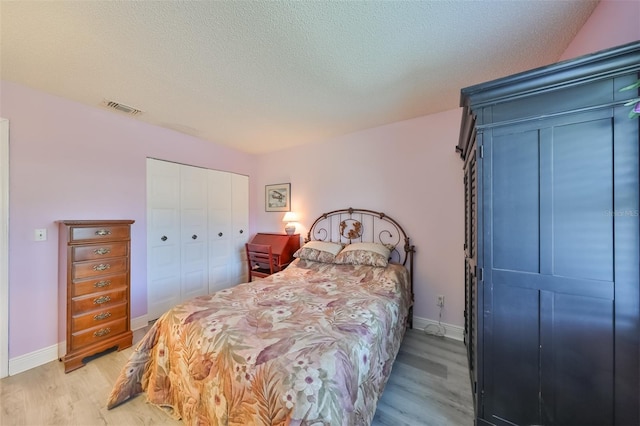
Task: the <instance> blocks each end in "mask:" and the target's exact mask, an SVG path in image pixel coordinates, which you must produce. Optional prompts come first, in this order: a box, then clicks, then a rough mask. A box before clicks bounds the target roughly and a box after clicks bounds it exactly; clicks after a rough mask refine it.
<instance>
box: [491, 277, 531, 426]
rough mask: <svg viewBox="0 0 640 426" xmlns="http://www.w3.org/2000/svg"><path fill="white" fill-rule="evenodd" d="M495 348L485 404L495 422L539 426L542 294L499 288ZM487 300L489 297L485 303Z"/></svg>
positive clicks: (494, 303) (495, 301) (494, 301)
mask: <svg viewBox="0 0 640 426" xmlns="http://www.w3.org/2000/svg"><path fill="white" fill-rule="evenodd" d="M491 297H492V306H493V315H492V322H493V327H492V330H491V337H490V338H491V341H492V345H491V348H485V362H486V365H487V366H490V370H485V373H489V374H490V376H491V377H490V378H485V388H486V389H487V390H488V392H487V394H488V396H487V398H486V400H485V404H486V406H487V411H488V412H489V413H491V415H492V419H491V421H492V422H496V423H499V421H500V420H507V421H509V422H512V423H516V424H519V425H531V424H539V423H540V420H539V412H538V408H539V407H538V392H539V389H538V372H539V368H538V367H539V358H538V308H539V306H538V291H537V290H532V289H527V288H520V287H517V286H511V285H495V286H494V287H493V291H492V296H491ZM486 299H487V296H486V295H485V301H486Z"/></svg>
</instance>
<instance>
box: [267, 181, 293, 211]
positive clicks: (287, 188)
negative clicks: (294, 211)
mask: <svg viewBox="0 0 640 426" xmlns="http://www.w3.org/2000/svg"><path fill="white" fill-rule="evenodd" d="M264 210H265V211H267V212H288V211H291V184H290V183H277V184H273V185H265V187H264Z"/></svg>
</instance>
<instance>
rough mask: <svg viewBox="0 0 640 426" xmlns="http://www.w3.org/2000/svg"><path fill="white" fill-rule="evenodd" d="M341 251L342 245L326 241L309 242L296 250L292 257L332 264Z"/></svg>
mask: <svg viewBox="0 0 640 426" xmlns="http://www.w3.org/2000/svg"><path fill="white" fill-rule="evenodd" d="M340 250H342V244H340V243H332V242H328V241H309V242H308V243H306V244H305V245H304V246H302V247H301V248H300V249H298V250H297V251H296V252H295V253H294V254H293V257H298V258H300V259H305V260H313V261H315V262H323V263H333V261H334V260H335V258H336V255H337V254H338V253H340Z"/></svg>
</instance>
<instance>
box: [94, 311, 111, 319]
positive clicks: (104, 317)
mask: <svg viewBox="0 0 640 426" xmlns="http://www.w3.org/2000/svg"><path fill="white" fill-rule="evenodd" d="M110 316H111V312H102V313H99V314H98V315H94V316H93V319H94V321H100V320H103V319H107V318H109V317H110Z"/></svg>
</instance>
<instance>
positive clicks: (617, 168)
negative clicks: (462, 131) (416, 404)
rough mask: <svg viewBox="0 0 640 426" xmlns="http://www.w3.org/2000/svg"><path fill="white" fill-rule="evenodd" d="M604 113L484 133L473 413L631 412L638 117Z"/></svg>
mask: <svg viewBox="0 0 640 426" xmlns="http://www.w3.org/2000/svg"><path fill="white" fill-rule="evenodd" d="M613 112H614V109H601V110H596V111H591V112H584V113H577V114H571V115H567V116H564V117H557V118H554V119H548V120H542V121H536V122H533V123H522V124H518V125H511V126H505V127H496V128H493V129H487V130H485V132H484V164H483V167H484V174H483V192H484V194H483V208H484V212H483V214H484V223H483V230H484V293H483V296H484V354H483V355H484V360H483V361H484V388H485V389H486V390H487V392H486V397H485V399H484V415H483V417H484V418H485V419H486V420H488V421H490V422H492V423H494V424H513V423H515V424H520V425H528V424H549V425H582V426H585V425H603V424H625V419H634V418H636V419H637V410H638V407H637V403H638V401H637V389H638V384H637V383H631V382H630V380H633V378H637V377H638V365H637V359H638V347H637V345H638V337H637V336H634V335H633V333H634V332H635V331H637V329H638V324H637V322H638V297H639V292H638V276H639V270H638V269H639V265H638V239H639V225H638V199H639V196H638V191H639V190H638V135H637V131H638V122H637V120H629V119H628V118H627V117H626V110H624V109H622V108H617V109H616V110H615V114H614V113H613ZM634 132H635V133H634ZM634 360H635V361H634ZM614 397H615V399H614ZM621 401H624V403H622V402H621ZM634 410H635V412H634ZM506 422H509V423H506Z"/></svg>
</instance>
